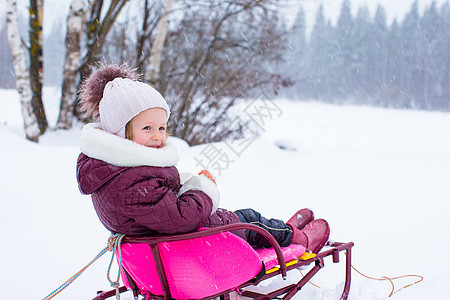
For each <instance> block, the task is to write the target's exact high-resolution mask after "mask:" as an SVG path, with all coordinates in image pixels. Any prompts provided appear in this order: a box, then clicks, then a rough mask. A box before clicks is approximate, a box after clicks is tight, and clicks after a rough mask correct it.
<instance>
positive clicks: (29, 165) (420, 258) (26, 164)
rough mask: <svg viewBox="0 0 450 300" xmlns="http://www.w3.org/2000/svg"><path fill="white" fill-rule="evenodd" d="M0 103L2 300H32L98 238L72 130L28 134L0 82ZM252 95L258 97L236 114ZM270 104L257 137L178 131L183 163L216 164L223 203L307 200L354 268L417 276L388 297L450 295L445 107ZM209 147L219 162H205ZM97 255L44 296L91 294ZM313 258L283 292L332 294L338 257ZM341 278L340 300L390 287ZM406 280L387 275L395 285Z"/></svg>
mask: <svg viewBox="0 0 450 300" xmlns="http://www.w3.org/2000/svg"><path fill="white" fill-rule="evenodd" d="M44 96H45V100H46V102H45V104H46V109H47V113H48V119H49V121H50V124H52V125H53V124H55V122H56V113H55V112H56V111H57V108H58V104H57V103H58V102H57V99H58V93H57V92H55V91H54V90H52V89H46V90H45V94H44ZM0 99H1V100H0V140H1V145H2V146H1V147H0V151H1V152H0V166H1V172H0V192H1V198H0V199H1V200H0V216H1V217H0V234H1V237H2V242H1V245H2V246H1V247H0V257H1V259H2V264H1V268H0V298H1V299H16V298H26V299H42V298H44V297H45V296H46V295H47V294H49V293H50V292H51V291H53V290H54V289H55V288H56V287H57V286H59V285H60V284H61V283H62V282H64V281H65V280H66V279H68V278H69V277H70V276H72V275H73V274H74V273H76V272H77V271H78V270H79V269H81V268H82V267H84V266H85V265H86V264H87V263H88V262H89V261H90V260H91V259H92V258H93V257H94V256H95V255H96V254H97V253H98V252H100V251H101V250H102V249H103V248H104V247H105V246H106V243H107V238H108V235H109V234H108V232H107V231H106V230H105V229H104V228H103V226H102V225H101V224H100V222H99V221H98V219H97V216H96V214H95V212H94V209H93V207H92V204H91V201H90V198H89V197H88V196H82V195H81V194H80V193H79V191H78V187H77V183H76V179H75V164H76V159H77V156H78V154H79V149H78V146H77V145H78V141H79V137H80V128H79V126H78V127H76V128H75V129H73V130H70V131H49V132H48V133H46V134H45V135H44V136H43V137H42V138H41V143H40V144H34V143H30V142H28V141H26V140H25V138H24V132H23V129H22V119H21V115H20V107H19V100H18V95H17V94H16V92H15V91H12V90H0ZM270 104H271V105H273V103H270ZM252 105H258V102H255V103H253V104H250V106H249V110H247V111H250V110H251V109H253V108H255V107H256V106H252ZM276 105H277V106H273V108H274V109H273V110H271V111H266V114H265V115H264V116H265V117H264V118H260V119H257V118H256V117H255V120H254V121H255V124H256V123H258V124H259V125H261V128H262V129H263V133H262V135H261V136H259V137H258V138H256V137H255V138H254V137H252V136H250V138H249V139H246V140H242V141H240V143H236V144H225V143H217V144H209V145H202V146H197V147H189V146H187V145H186V144H185V143H183V142H182V141H179V145H180V154H181V161H180V166H179V168H180V169H181V171H191V172H194V171H198V170H200V169H201V167H200V166H199V162H202V163H204V164H205V163H210V164H211V166H212V167H214V166H216V167H217V166H221V168H222V170H220V172H219V171H218V170H216V175H219V174H217V173H220V176H218V179H217V181H218V185H219V188H220V190H221V193H222V197H221V198H222V200H221V207H224V208H228V209H232V210H233V209H238V208H245V207H253V208H255V209H257V210H259V211H261V212H262V213H263V214H264V215H266V216H268V217H276V218H280V219H284V220H286V219H288V218H289V217H290V216H291V214H292V213H294V212H295V211H296V210H298V209H299V208H303V207H310V208H312V209H313V210H314V211H315V213H316V217H318V218H325V219H327V220H328V221H329V223H330V226H331V238H332V239H333V240H335V241H342V242H346V241H353V242H354V243H355V247H354V248H353V265H354V266H355V267H356V268H358V269H359V270H360V271H362V272H364V273H366V274H367V275H370V276H373V277H382V276H390V277H394V276H399V275H407V274H418V275H421V276H423V277H424V281H422V282H421V283H419V284H417V285H414V286H412V287H409V288H407V289H404V290H402V291H400V292H398V293H396V294H394V296H393V297H392V299H408V300H422V299H430V300H431V299H450V287H449V285H448V281H449V280H450V256H449V255H448V252H449V250H448V249H449V247H450V242H449V241H450V219H449V217H448V212H449V208H450V204H449V200H450V188H449V187H450V184H449V180H450V114H449V113H439V112H419V111H403V110H387V109H378V108H368V107H355V106H333V105H325V104H317V103H294V102H289V101H278V102H276ZM269 112H270V113H271V114H268V113H269ZM277 145H278V146H277ZM279 146H282V147H283V148H287V149H284V150H282V149H280V147H279ZM213 150H215V151H220V152H217V153H221V155H222V156H221V157H222V158H225V157H226V158H228V160H224V159H222V160H221V161H220V162H221V163H222V165H220V164H219V161H217V162H216V163H217V164H213V162H212V161H206V158H207V155H206V154H207V153H211V151H213ZM224 162H226V163H227V164H226V165H224ZM212 171H213V172H214V170H212ZM109 260H110V253H107V254H106V255H105V256H103V257H102V258H101V259H100V260H99V261H97V262H96V263H95V264H94V265H93V266H91V267H90V268H89V269H88V270H87V271H86V272H85V273H83V275H81V277H80V278H79V279H78V280H77V281H75V282H74V283H73V284H72V285H71V286H69V287H68V288H67V289H66V290H65V291H63V292H62V293H61V294H60V295H58V296H56V297H55V299H71V300H72V299H73V300H75V299H76V300H79V299H92V298H93V297H94V296H95V293H96V291H97V290H100V289H104V290H109V289H110V286H109V283H108V281H107V279H106V271H107V265H108V263H109ZM325 262H326V268H325V269H323V270H322V271H320V272H319V273H318V275H317V276H316V277H314V278H313V280H312V282H313V283H315V284H316V285H318V286H320V288H318V287H315V286H313V285H309V284H308V285H307V286H305V288H304V290H303V291H301V292H299V293H298V294H297V296H296V298H295V299H339V297H340V293H341V289H342V285H343V280H344V264H343V263H340V264H332V262H331V260H326V261H325ZM115 275H116V274H115V273H113V277H115ZM352 275H353V278H352V286H351V291H350V297H349V299H354V300H355V299H358V300H360V299H386V298H387V296H388V295H389V293H390V290H391V286H390V283H389V282H388V281H383V282H378V281H373V280H368V279H366V278H364V277H361V276H360V275H358V274H357V273H355V272H353V274H352ZM288 277H289V278H290V280H293V279H297V278H299V277H300V274H299V272H298V271H297V270H293V271H291V272H290V273H289V276H288ZM414 280H416V279H415V278H408V279H406V280H404V281H399V282H397V281H396V282H395V283H396V286H397V287H398V288H400V287H401V286H403V285H406V284H408V283H410V282H413V281H414ZM281 283H283V282H282V280H281V279H274V280H272V281H271V282H270V285H272V286H273V285H280V284H281ZM261 288H262V289H264V288H265V286H262V287H261ZM122 299H131V296H130V295H129V294H128V295H127V294H124V296H122Z"/></svg>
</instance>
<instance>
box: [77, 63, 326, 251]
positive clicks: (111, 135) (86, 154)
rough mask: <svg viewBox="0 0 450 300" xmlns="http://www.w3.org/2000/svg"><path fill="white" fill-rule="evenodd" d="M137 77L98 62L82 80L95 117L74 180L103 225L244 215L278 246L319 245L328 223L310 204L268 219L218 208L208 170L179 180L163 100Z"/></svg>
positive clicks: (250, 235)
mask: <svg viewBox="0 0 450 300" xmlns="http://www.w3.org/2000/svg"><path fill="white" fill-rule="evenodd" d="M138 77H139V76H138V74H137V72H136V70H135V69H131V68H129V67H127V66H126V65H121V66H118V65H103V66H100V67H99V68H98V69H96V70H93V73H92V74H91V76H90V77H89V78H88V79H87V80H86V81H85V82H84V83H83V85H82V88H81V94H80V104H81V110H82V111H83V112H84V113H85V115H86V116H87V117H91V118H94V119H96V120H98V121H99V123H91V124H87V125H85V126H84V127H83V129H82V133H81V144H80V148H81V152H82V153H81V154H80V155H79V157H78V162H77V180H78V185H79V188H80V191H81V193H83V194H90V195H91V197H92V202H93V204H94V208H95V210H96V212H97V214H98V217H99V219H100V221H101V222H102V223H103V225H104V226H105V227H106V228H107V229H108V230H110V231H111V232H113V233H124V234H127V235H156V234H176V233H185V232H190V231H195V230H197V229H199V228H200V227H215V226H220V225H224V224H230V223H239V222H246V223H252V224H256V225H259V226H261V227H263V228H264V229H266V230H268V231H269V232H270V233H271V234H272V235H273V236H274V237H275V239H276V240H277V241H278V243H279V244H280V245H281V246H288V245H289V244H290V243H296V244H301V245H303V246H305V247H306V248H307V249H308V250H309V251H312V252H314V253H317V252H319V251H320V249H321V248H322V247H323V246H324V245H325V243H326V242H327V241H328V236H329V226H328V223H327V222H326V221H325V220H322V219H319V220H314V214H313V212H312V211H311V210H309V209H302V210H299V211H298V212H296V213H295V214H294V215H293V216H292V218H291V219H290V220H289V221H288V222H286V223H285V222H283V221H281V220H277V219H270V220H268V219H266V218H264V217H262V216H261V215H260V214H259V213H258V212H256V211H255V210H253V209H242V210H238V211H235V212H231V211H228V210H225V209H221V208H218V206H219V190H218V189H217V186H216V184H215V182H214V179H213V178H212V177H211V175H209V173H208V172H207V171H202V172H201V173H200V174H201V175H195V176H191V177H190V178H189V179H187V180H186V181H185V182H180V175H179V173H178V170H177V168H176V167H175V164H176V163H177V160H178V155H177V150H176V147H175V145H174V144H173V142H172V140H171V138H168V134H167V121H168V119H169V116H170V109H169V106H168V105H167V103H166V101H165V99H164V98H163V97H162V96H161V94H160V93H159V92H158V91H156V90H155V89H154V88H152V87H151V86H149V85H147V84H145V83H143V82H140V81H139V80H138ZM244 238H245V239H246V240H247V241H248V242H249V243H250V244H252V245H254V246H256V247H265V246H269V244H268V242H267V241H266V240H265V239H264V238H262V237H261V236H260V235H259V234H256V233H254V232H251V231H245V237H244Z"/></svg>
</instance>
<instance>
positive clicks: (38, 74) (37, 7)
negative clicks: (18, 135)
mask: <svg viewBox="0 0 450 300" xmlns="http://www.w3.org/2000/svg"><path fill="white" fill-rule="evenodd" d="M43 10H44V0H30V8H29V12H30V48H29V52H30V83H31V90H32V100H31V104H32V106H33V111H34V114H35V115H36V118H37V121H38V125H39V130H40V132H41V134H43V133H44V132H45V131H46V130H47V127H48V122H47V117H46V115H45V109H44V104H43V102H42V86H43V84H42V81H43V77H44V72H43V67H42V65H43V62H42V49H43V47H42V44H43V43H42V22H43Z"/></svg>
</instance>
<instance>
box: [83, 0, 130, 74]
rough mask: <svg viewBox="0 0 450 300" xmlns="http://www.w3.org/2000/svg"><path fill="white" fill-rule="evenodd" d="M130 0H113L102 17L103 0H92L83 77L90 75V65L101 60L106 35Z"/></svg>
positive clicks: (87, 28) (87, 27)
mask: <svg viewBox="0 0 450 300" xmlns="http://www.w3.org/2000/svg"><path fill="white" fill-rule="evenodd" d="M127 2H128V0H112V1H111V3H110V5H109V7H108V9H107V11H106V14H105V16H104V17H103V18H102V15H103V14H102V8H103V0H92V2H91V10H90V16H89V19H88V20H87V26H86V38H87V45H86V48H87V49H86V50H87V53H86V56H85V57H84V58H83V60H82V64H81V69H80V71H81V79H84V78H85V77H86V76H89V74H90V72H91V70H90V67H91V66H92V65H94V64H95V63H96V62H97V61H98V60H99V54H100V51H101V50H102V47H103V45H104V43H105V40H106V36H107V35H108V33H109V31H110V30H111V28H112V26H113V24H114V22H115V21H116V19H117V17H118V16H119V13H120V11H121V10H122V8H123V7H124V6H125V5H126V4H127Z"/></svg>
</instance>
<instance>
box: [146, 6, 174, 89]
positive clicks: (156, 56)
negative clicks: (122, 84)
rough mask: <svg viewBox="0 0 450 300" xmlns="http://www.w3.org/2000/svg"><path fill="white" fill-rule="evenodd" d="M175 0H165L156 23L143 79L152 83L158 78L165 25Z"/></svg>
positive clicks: (165, 32) (164, 39)
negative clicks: (147, 66)
mask: <svg viewBox="0 0 450 300" xmlns="http://www.w3.org/2000/svg"><path fill="white" fill-rule="evenodd" d="M174 2H175V0H167V3H166V6H165V7H164V10H163V12H162V15H161V18H160V19H159V21H158V24H157V28H156V29H157V35H156V38H155V41H154V43H153V46H152V48H151V51H150V57H149V66H150V70H148V71H147V72H146V73H145V75H146V76H145V80H146V81H148V82H149V83H150V84H152V85H154V84H155V83H156V80H157V79H158V78H159V72H160V68H161V55H162V51H163V46H164V42H165V41H166V37H167V27H168V23H169V13H170V11H171V9H172V7H173V4H174Z"/></svg>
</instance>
